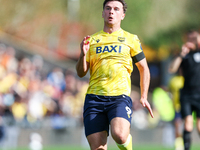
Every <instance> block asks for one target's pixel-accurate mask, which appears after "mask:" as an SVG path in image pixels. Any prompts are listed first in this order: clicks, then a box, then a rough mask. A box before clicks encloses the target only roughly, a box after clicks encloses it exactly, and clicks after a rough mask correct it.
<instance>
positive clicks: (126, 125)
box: [107, 95, 132, 150]
mask: <svg viewBox="0 0 200 150" xmlns="http://www.w3.org/2000/svg"><path fill="white" fill-rule="evenodd" d="M111 102H112V103H113V104H112V105H110V106H109V107H107V110H108V118H109V121H110V127H111V134H112V137H113V139H114V140H115V141H116V143H117V146H118V147H119V149H121V150H132V137H131V135H130V124H131V118H132V117H131V115H132V109H131V108H132V100H131V98H130V97H129V96H126V95H121V96H117V97H114V99H111Z"/></svg>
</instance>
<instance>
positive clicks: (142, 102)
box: [140, 98, 154, 118]
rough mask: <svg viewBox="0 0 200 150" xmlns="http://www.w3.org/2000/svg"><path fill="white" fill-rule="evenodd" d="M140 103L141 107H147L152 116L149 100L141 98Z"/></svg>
mask: <svg viewBox="0 0 200 150" xmlns="http://www.w3.org/2000/svg"><path fill="white" fill-rule="evenodd" d="M140 103H141V104H142V106H143V107H146V108H147V109H148V111H149V113H150V115H151V117H152V118H154V115H153V111H152V109H151V106H150V104H149V102H148V101H147V99H143V98H141V99H140Z"/></svg>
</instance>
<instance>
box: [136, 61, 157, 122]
mask: <svg viewBox="0 0 200 150" xmlns="http://www.w3.org/2000/svg"><path fill="white" fill-rule="evenodd" d="M135 65H136V66H137V68H138V70H139V73H140V89H141V98H140V103H141V104H142V106H143V107H146V108H147V109H148V111H149V113H150V115H151V117H152V118H153V117H154V116H153V112H152V109H151V106H150V104H149V102H148V100H147V95H148V90H149V84H150V72H149V67H148V65H147V61H146V58H143V59H142V60H140V61H138V62H136V63H135Z"/></svg>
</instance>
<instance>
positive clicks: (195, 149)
mask: <svg viewBox="0 0 200 150" xmlns="http://www.w3.org/2000/svg"><path fill="white" fill-rule="evenodd" d="M17 150H30V149H28V148H18V149H17ZM43 150H89V148H83V147H79V146H49V147H44V148H43ZM108 150H118V148H117V146H112V147H111V146H108ZM133 150H174V148H166V147H163V146H158V145H145V144H144V145H142V146H141V145H133ZM191 150H200V144H199V145H192V147H191Z"/></svg>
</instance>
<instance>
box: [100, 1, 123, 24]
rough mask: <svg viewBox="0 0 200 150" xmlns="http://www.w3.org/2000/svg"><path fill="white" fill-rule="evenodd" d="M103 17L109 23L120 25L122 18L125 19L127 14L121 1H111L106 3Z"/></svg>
mask: <svg viewBox="0 0 200 150" xmlns="http://www.w3.org/2000/svg"><path fill="white" fill-rule="evenodd" d="M102 17H103V18H104V22H105V23H106V24H107V25H109V26H110V25H120V24H121V20H123V19H124V17H125V14H124V11H123V5H122V3H120V2H119V1H109V2H107V3H106V5H105V7H104V10H103V13H102Z"/></svg>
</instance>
